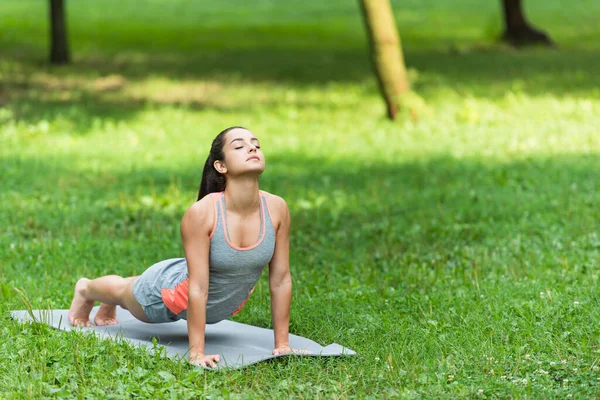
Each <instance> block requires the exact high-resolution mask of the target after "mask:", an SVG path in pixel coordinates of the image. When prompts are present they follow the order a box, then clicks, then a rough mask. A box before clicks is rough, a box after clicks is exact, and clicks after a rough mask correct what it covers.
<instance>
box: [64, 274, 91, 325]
mask: <svg viewBox="0 0 600 400" xmlns="http://www.w3.org/2000/svg"><path fill="white" fill-rule="evenodd" d="M89 281H90V280H89V279H86V278H81V279H80V280H79V281H77V283H76V284H75V294H74V295H73V301H72V302H71V307H69V321H70V322H71V325H75V326H92V323H91V322H90V312H91V311H92V308H93V307H94V300H88V299H87V298H85V297H84V295H83V290H84V287H86V286H87V284H88V282H89Z"/></svg>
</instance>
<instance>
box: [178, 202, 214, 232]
mask: <svg viewBox="0 0 600 400" xmlns="http://www.w3.org/2000/svg"><path fill="white" fill-rule="evenodd" d="M214 208H215V206H214V198H213V195H212V194H209V195H207V196H205V197H203V198H202V199H200V200H198V201H197V202H195V203H194V204H192V205H191V206H190V207H189V208H188V209H187V210H186V212H185V214H184V215H183V218H182V219H181V232H182V233H192V232H194V233H199V232H198V231H200V232H204V231H206V232H207V233H208V234H210V232H211V231H212V228H213V225H214V221H215V212H214Z"/></svg>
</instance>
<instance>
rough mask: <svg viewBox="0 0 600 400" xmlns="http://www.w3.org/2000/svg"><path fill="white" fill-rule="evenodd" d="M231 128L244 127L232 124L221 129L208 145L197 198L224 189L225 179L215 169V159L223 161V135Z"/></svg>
mask: <svg viewBox="0 0 600 400" xmlns="http://www.w3.org/2000/svg"><path fill="white" fill-rule="evenodd" d="M233 129H246V128H244V127H242V126H232V127H229V128H227V129H225V130H223V131H221V132H220V133H219V134H218V135H217V137H215V139H214V140H213V142H212V145H211V146H210V153H209V154H208V158H207V159H206V163H204V170H203V171H202V180H201V181H200V190H199V191H198V200H200V199H202V198H203V197H204V196H206V195H207V194H209V193H215V192H222V191H223V190H225V185H226V184H227V179H226V178H225V175H223V174H221V173H219V172H218V171H217V170H216V169H215V165H214V164H215V161H217V160H219V161H225V153H223V147H225V135H227V132H229V131H231V130H233Z"/></svg>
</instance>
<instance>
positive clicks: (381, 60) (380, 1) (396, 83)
mask: <svg viewBox="0 0 600 400" xmlns="http://www.w3.org/2000/svg"><path fill="white" fill-rule="evenodd" d="M359 3H360V6H361V9H362V13H363V18H364V21H365V26H366V28H367V33H368V35H369V42H370V50H371V59H372V61H373V65H374V67H375V74H376V75H377V81H378V83H379V89H380V91H381V94H382V95H383V98H384V100H385V103H386V105H387V114H388V117H389V118H390V119H394V118H395V117H396V114H397V113H398V108H399V103H400V97H401V96H402V94H403V93H406V92H407V91H408V90H409V85H408V79H407V77H406V67H405V65H404V57H403V55H402V47H401V44H400V36H399V35H398V30H397V28H396V22H395V21H394V15H393V12H392V6H391V4H390V0H359Z"/></svg>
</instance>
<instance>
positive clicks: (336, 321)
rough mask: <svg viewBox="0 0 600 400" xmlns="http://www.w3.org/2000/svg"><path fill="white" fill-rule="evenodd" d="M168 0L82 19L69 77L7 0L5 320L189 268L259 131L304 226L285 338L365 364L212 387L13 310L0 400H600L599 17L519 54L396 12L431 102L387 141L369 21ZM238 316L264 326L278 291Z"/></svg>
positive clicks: (2, 110) (0, 72)
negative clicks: (207, 184) (193, 212)
mask: <svg viewBox="0 0 600 400" xmlns="http://www.w3.org/2000/svg"><path fill="white" fill-rule="evenodd" d="M171 3H172V4H171ZM171 3H169V4H170V6H169V7H166V8H165V6H164V2H162V1H156V2H147V4H146V6H147V7H146V8H144V9H140V8H139V5H134V4H133V3H132V4H128V3H124V2H120V3H112V5H108V6H107V5H100V3H98V4H96V3H91V2H74V1H73V2H70V3H69V7H70V8H69V11H70V14H69V15H70V18H71V20H72V21H71V26H72V39H73V50H74V54H75V63H74V64H73V65H71V66H67V67H61V68H54V67H48V66H46V65H45V64H43V62H42V60H44V59H45V40H46V39H45V34H46V30H45V29H46V28H45V27H44V25H43V24H44V23H45V22H43V23H39V22H40V21H41V20H42V19H44V21H45V18H46V14H45V9H44V7H42V6H41V5H40V4H38V3H37V2H33V1H31V2H20V1H19V2H17V1H13V2H5V3H3V4H2V5H1V6H0V13H2V15H3V18H2V20H1V21H0V26H2V27H3V30H2V36H1V37H0V42H1V43H2V44H3V47H2V49H1V50H0V54H1V55H2V59H1V60H0V163H1V165H0V167H1V176H0V226H2V228H3V230H2V235H0V299H2V303H1V305H0V308H1V309H2V310H3V311H7V310H9V309H15V308H23V307H24V306H23V305H22V304H21V302H20V301H19V299H18V296H17V295H16V292H15V291H14V290H13V288H21V289H22V290H24V292H25V293H27V295H28V297H29V298H30V300H31V302H32V304H33V306H34V307H39V308H45V307H54V308H66V307H68V305H69V302H70V300H71V292H72V287H73V284H74V282H75V281H76V280H77V278H78V277H80V276H84V275H85V276H89V277H94V276H98V275H102V274H108V273H111V274H112V273H117V274H122V275H132V274H138V273H140V272H142V271H143V270H144V269H145V268H146V267H148V266H149V265H151V264H152V263H154V262H156V261H159V260H162V259H164V258H167V257H175V256H180V255H182V249H181V243H180V239H179V221H180V218H181V216H182V214H183V212H184V210H185V209H186V207H188V206H189V205H190V204H191V203H192V202H193V201H194V200H195V198H196V195H197V189H198V184H199V180H200V174H201V167H202V165H203V162H204V160H205V157H206V155H207V152H208V146H209V144H210V141H211V140H212V139H213V137H214V136H215V135H216V134H217V133H218V132H219V131H220V130H221V129H223V128H224V127H227V126H230V125H243V126H247V127H249V128H250V129H252V130H253V132H254V133H255V134H256V135H257V136H258V137H259V138H260V139H261V142H262V145H263V149H264V151H265V154H266V157H267V170H266V172H265V174H264V175H263V177H262V178H261V187H262V188H263V189H265V190H267V191H271V192H273V193H276V194H279V195H281V196H283V197H284V198H285V199H286V200H287V201H288V204H289V206H290V209H291V212H292V218H293V233H292V239H291V241H292V242H291V248H292V252H291V262H292V273H293V277H294V283H295V286H294V300H293V310H292V321H291V330H292V332H294V333H297V334H300V335H304V336H307V337H310V338H312V339H314V340H316V341H318V342H320V343H322V344H325V343H331V342H337V343H341V344H343V345H345V346H347V347H350V348H352V349H355V350H356V351H357V352H358V356H357V357H355V358H342V359H334V360H315V359H292V360H288V361H281V362H274V363H265V364H259V365H256V366H253V367H251V368H248V369H245V370H242V371H230V372H221V373H216V374H215V373H209V374H205V373H203V372H202V371H198V370H195V369H193V368H191V367H189V366H187V365H185V364H182V363H174V362H171V361H169V360H166V359H164V358H161V357H160V354H157V355H156V356H150V355H147V354H146V352H145V351H142V350H135V349H131V348H129V347H128V346H126V345H123V344H116V343H110V342H103V341H98V340H97V339H95V338H91V337H88V336H86V335H82V334H65V333H64V332H56V331H54V330H52V329H48V328H46V327H42V326H29V325H19V324H17V323H15V322H14V321H11V320H10V319H8V317H7V316H6V313H3V316H2V317H0V321H1V322H2V323H1V324H0V326H1V327H0V331H1V333H2V337H3V338H4V339H5V340H2V341H0V358H1V359H2V360H4V361H3V362H2V363H0V372H1V373H2V376H3V377H4V378H3V380H2V382H1V383H0V391H2V393H6V396H8V397H11V396H13V397H19V396H21V397H26V398H31V397H33V398H39V397H48V396H55V397H72V396H73V395H75V396H80V397H85V396H88V397H92V398H123V397H127V396H136V395H137V396H139V397H142V398H162V397H165V398H168V397H169V396H171V397H177V398H197V397H201V396H202V395H207V396H213V397H233V398H236V397H239V398H247V397H255V398H262V397H270V398H281V397H304V398H306V397H310V398H332V397H333V398H336V397H337V398H348V397H356V398H365V397H368V396H373V397H384V398H385V397H407V398H419V397H426V398H440V397H441V398H456V397H465V398H473V397H476V396H481V397H485V398H494V397H496V398H507V397H511V396H512V397H525V398H527V397H529V398H540V397H543V398H565V397H567V396H568V395H572V396H573V397H574V398H590V397H597V395H598V385H599V383H600V381H598V377H600V374H599V371H598V367H599V366H598V362H597V359H598V351H600V350H599V348H598V345H599V343H598V338H599V337H600V326H599V324H598V321H600V319H599V317H600V316H599V315H598V314H599V311H598V310H599V309H600V308H599V307H598V299H599V297H598V294H597V290H596V288H597V284H598V277H599V274H598V268H597V267H598V263H599V261H600V237H599V234H598V226H600V211H598V207H597V205H598V203H599V201H600V198H599V195H598V193H599V191H598V189H599V187H598V185H599V182H600V175H599V171H600V158H599V152H600V139H599V136H598V134H597V127H598V126H600V92H599V91H598V87H600V81H599V78H598V74H597V72H596V69H597V47H595V46H596V44H595V43H598V38H599V31H598V27H597V24H596V21H597V17H598V15H599V14H598V9H597V5H595V3H594V4H592V2H584V3H581V4H582V6H581V7H571V8H569V9H568V13H566V14H565V12H564V10H563V8H562V6H561V4H559V3H558V2H551V3H547V2H544V3H542V2H533V1H531V2H530V1H528V2H526V4H527V7H528V11H529V12H530V15H531V17H532V19H533V20H534V21H535V22H536V23H537V22H539V24H538V25H540V26H544V27H545V28H547V29H548V30H549V31H550V33H551V34H552V35H553V37H555V39H556V40H557V41H558V42H559V43H561V44H562V47H561V48H560V49H559V50H547V49H532V50H526V51H518V52H517V51H514V50H511V49H509V48H506V47H504V46H501V45H497V44H494V43H493V38H494V35H495V34H496V33H497V32H499V30H500V29H499V22H498V20H497V19H496V18H497V17H499V15H497V13H499V10H497V9H496V8H497V6H498V4H496V3H493V2H489V3H485V4H484V3H481V4H480V3H479V2H472V1H463V2H460V3H459V4H455V5H452V6H451V5H449V3H448V5H446V3H440V2H412V3H411V2H402V4H400V3H397V2H395V3H394V5H395V7H396V14H397V17H398V21H399V26H400V29H401V30H402V29H404V32H405V34H403V39H404V42H405V46H406V50H407V51H406V56H407V57H406V58H407V63H408V65H409V67H410V76H411V81H412V84H413V88H414V89H415V92H416V94H415V95H414V97H413V98H412V99H411V101H410V102H409V106H408V107H407V108H406V109H404V110H403V111H402V116H401V118H400V119H399V120H398V121H396V122H393V123H392V122H388V121H386V120H385V119H384V118H383V115H384V110H383V106H382V104H381V100H380V99H379V96H378V94H377V88H376V84H375V81H374V79H373V77H372V74H371V70H370V66H369V62H368V59H367V58H366V48H365V47H364V46H365V42H364V33H363V31H362V25H361V23H360V18H359V16H358V14H356V13H357V12H358V10H357V6H356V4H355V3H342V2H339V3H335V4H333V5H330V6H328V7H325V6H324V5H323V4H324V3H318V4H317V3H314V4H311V3H305V2H303V3H300V2H298V3H294V7H293V10H292V9H290V8H289V7H288V6H284V4H283V3H277V2H259V3H257V4H256V5H252V6H250V3H246V2H234V3H231V4H229V5H220V4H219V5H215V4H213V3H211V4H208V3H207V4H202V5H192V4H191V3H182V2H171ZM475 3H477V4H475ZM286 4H287V3H286ZM578 4H579V3H578ZM475 6H476V7H479V8H475ZM584 6H585V7H584ZM450 8H451V9H452V10H451V9H450ZM107 9H118V10H119V11H120V12H119V13H114V15H112V16H111V15H109V14H108V13H105V12H104V11H105V10H107ZM559 10H561V14H560V15H557V12H558V11H559ZM195 12H196V13H200V12H203V13H205V14H204V15H205V19H206V21H205V23H201V24H196V21H197V17H195V16H194V13H195ZM134 13H135V15H136V21H135V23H132V24H130V25H127V24H126V22H129V21H131V20H132V15H133V14H134ZM459 14H460V15H463V16H464V17H461V18H459V17H458V15H459ZM137 17H139V18H137ZM575 20H576V21H578V23H577V25H574V24H573V23H572V22H573V21H575ZM444 21H447V24H445V25H443V24H442V22H444ZM428 24H429V25H428ZM441 24H442V25H443V26H442V25H441ZM151 25H152V29H149V28H150V26H151ZM440 26H441V27H440ZM438 27H440V28H439V29H438ZM24 32H26V33H27V35H26V36H24V35H23V33H24ZM142 32H143V34H142ZM184 33H185V35H184ZM220 35H221V36H220ZM579 36H581V37H582V40H581V41H579V39H578V38H579ZM175 39H177V40H175ZM19 48H21V50H19ZM236 319H237V320H239V321H242V322H245V323H252V324H255V325H259V326H270V324H271V322H270V314H269V297H268V284H267V281H266V276H265V277H263V279H261V281H260V284H259V285H258V287H257V290H256V291H255V294H254V295H253V297H252V299H251V300H250V302H249V303H248V305H247V306H246V308H245V309H244V311H243V312H242V313H241V314H239V315H238V316H237V317H236Z"/></svg>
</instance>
